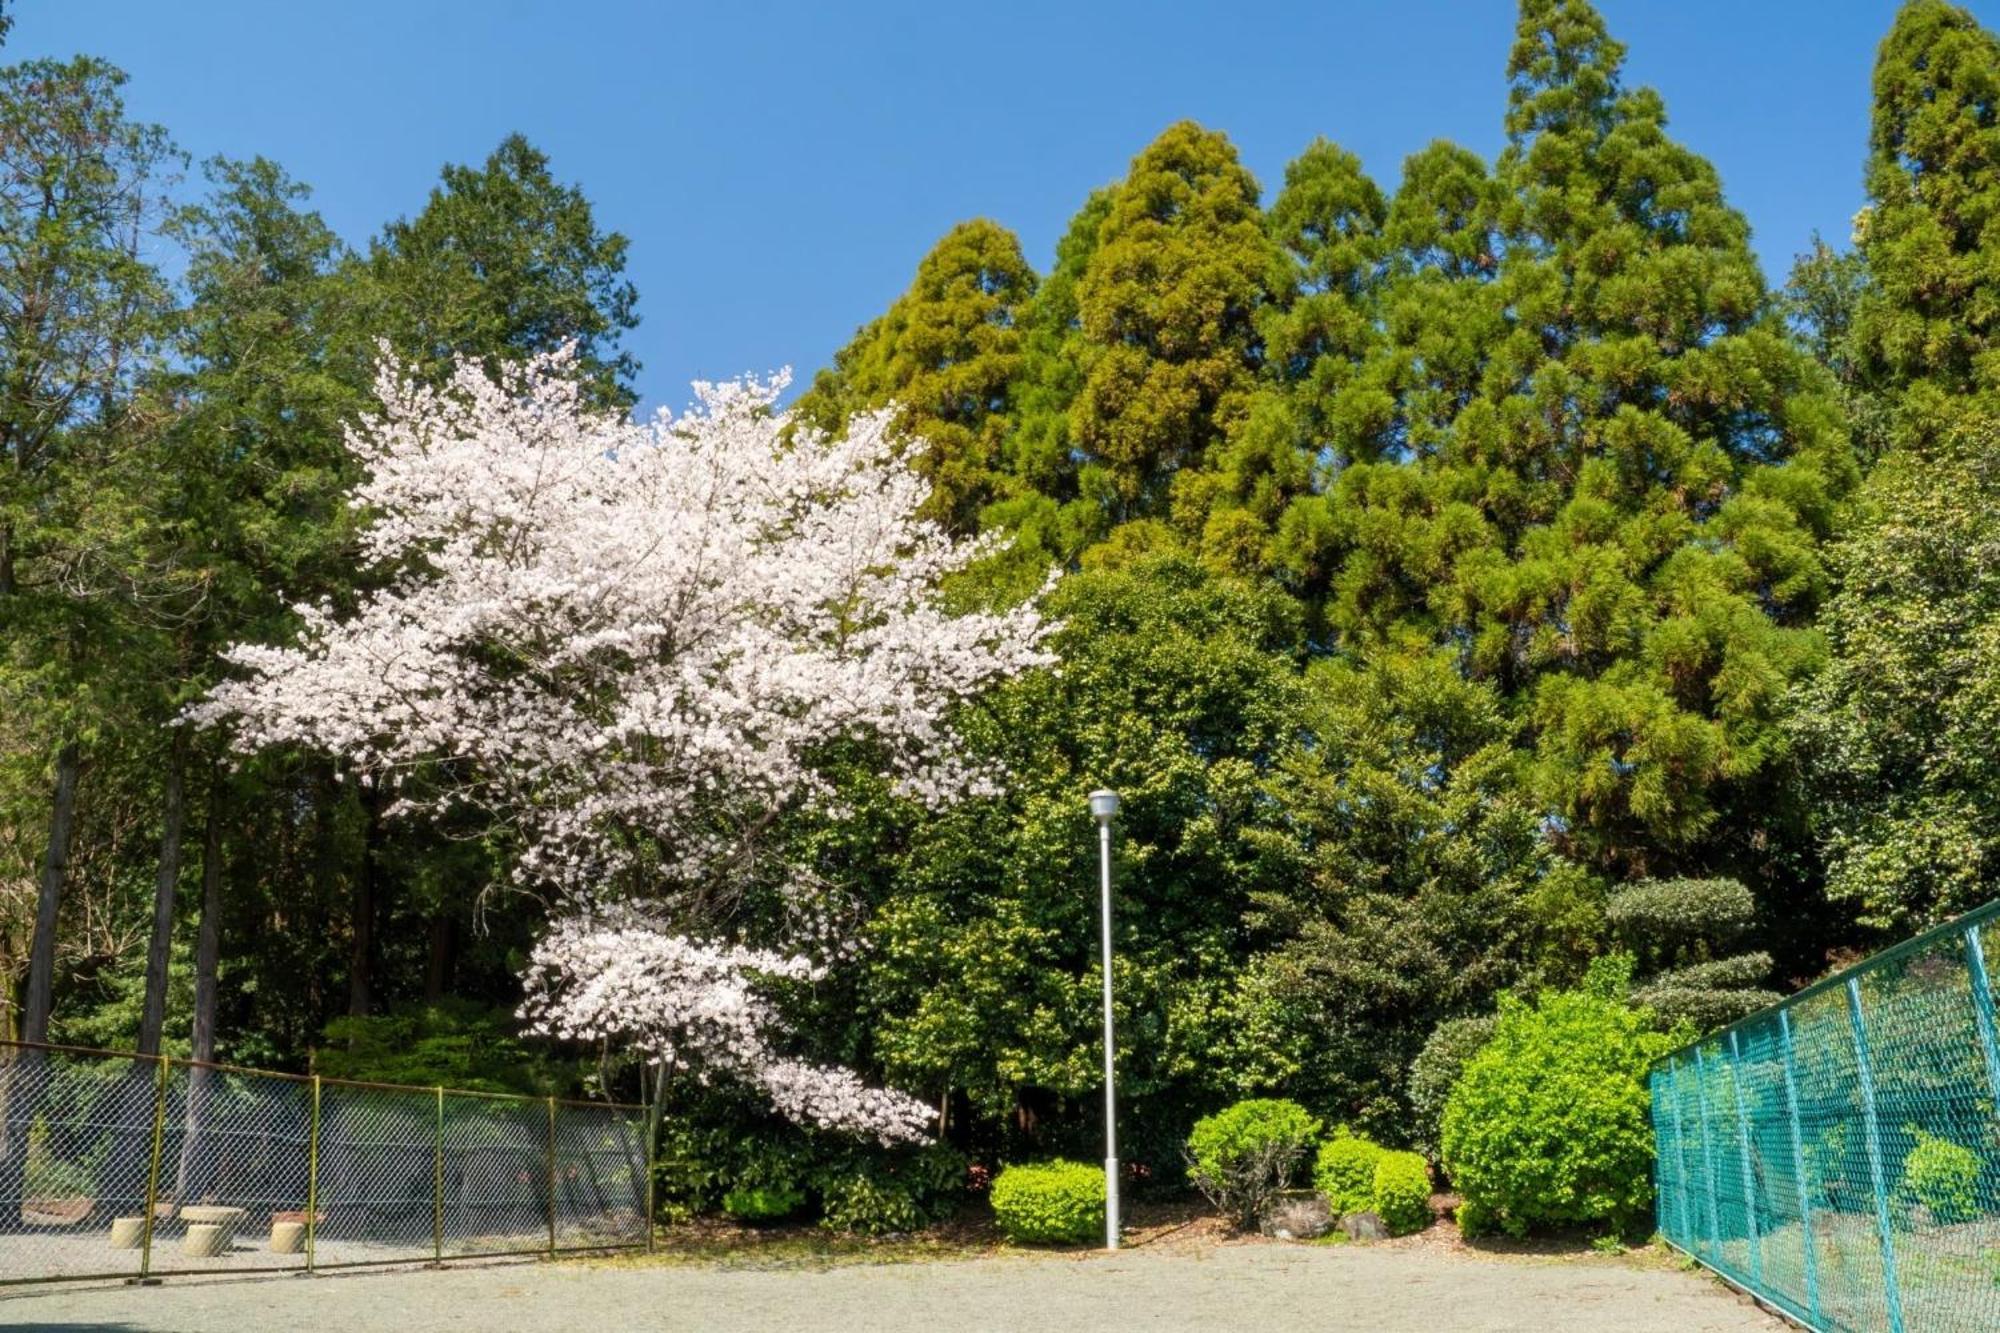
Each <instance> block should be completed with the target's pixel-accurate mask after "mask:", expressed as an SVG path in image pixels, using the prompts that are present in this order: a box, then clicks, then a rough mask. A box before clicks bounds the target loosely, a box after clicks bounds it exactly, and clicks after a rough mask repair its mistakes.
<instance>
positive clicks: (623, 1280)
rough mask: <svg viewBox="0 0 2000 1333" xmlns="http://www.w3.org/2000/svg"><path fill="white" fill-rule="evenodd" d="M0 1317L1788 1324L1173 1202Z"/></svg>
mask: <svg viewBox="0 0 2000 1333" xmlns="http://www.w3.org/2000/svg"><path fill="white" fill-rule="evenodd" d="M0 1326H4V1327H9V1328H34V1329H54V1330H70V1331H72V1333H83V1331H84V1330H92V1331H96V1330H107V1331H108V1330H114V1329H115V1330H130V1329H172V1330H188V1331H190V1333H193V1331H195V1330H208V1329H216V1330H224V1329H226V1330H230V1331H231V1333H240V1330H244V1329H261V1328H285V1327H292V1328H312V1329H314V1330H316V1333H317V1331H324V1333H337V1331H339V1330H349V1329H354V1330H362V1329H388V1328H394V1329H399V1330H409V1331H410V1333H423V1331H426V1330H442V1329H477V1330H481V1331H482V1333H492V1331H494V1330H514V1329H523V1330H534V1329H547V1330H565V1331H568V1330H580V1331H581V1333H612V1331H613V1330H624V1329H653V1330H663V1329H672V1330H680V1329H701V1330H716V1331H717V1333H751V1331H752V1330H755V1333H768V1330H770V1329H771V1328H774V1327H776V1328H799V1329H866V1330H870V1331H871V1333H873V1331H875V1330H880V1331H881V1333H904V1331H905V1330H907V1331H908V1333H916V1330H925V1333H929V1331H930V1330H936V1329H964V1330H1012V1329H1022V1330H1026V1329H1037V1330H1042V1329H1049V1328H1064V1329H1113V1328H1117V1329H1127V1328H1140V1329H1238V1328H1254V1329H1259V1330H1285V1329H1315V1330H1363V1329H1366V1330H1373V1331H1375V1333H1438V1330H1441V1329H1450V1330H1451V1331H1452V1333H1503V1331H1505V1333H1512V1331H1513V1330H1531V1331H1532V1333H1586V1331H1588V1333H1600V1331H1602V1330H1611V1329H1616V1330H1620V1333H1655V1331H1657V1333H1737V1331H1738V1330H1744V1331H1746V1333H1747V1331H1749V1330H1761V1331H1765V1333H1768V1331H1770V1330H1777V1329H1782V1328H1784V1327H1786V1326H1785V1325H1784V1324H1783V1323H1782V1322H1781V1321H1779V1320H1777V1319H1775V1318H1773V1317H1771V1316H1769V1315H1767V1314H1765V1313H1763V1312H1762V1311H1760V1310H1759V1309H1757V1307H1756V1306H1754V1305H1753V1304H1751V1303H1750V1302H1749V1301H1747V1300H1746V1299H1744V1298H1742V1297H1740V1296H1737V1295H1736V1294H1734V1293H1732V1292H1730V1291H1729V1290H1727V1289H1726V1288H1724V1287H1723V1286H1722V1285H1721V1284H1720V1283H1718V1282H1716V1281H1714V1280H1713V1279H1711V1278H1709V1277H1706V1276H1704V1275H1702V1274H1700V1273H1697V1272H1686V1271H1682V1270H1681V1269H1680V1268H1679V1267H1678V1266H1677V1265H1676V1264H1674V1263H1673V1262H1672V1261H1671V1260H1669V1259H1668V1258H1666V1257H1664V1256H1662V1255H1661V1254H1659V1253H1656V1252H1652V1251H1636V1252H1632V1253H1627V1254H1622V1255H1609V1254H1596V1253H1592V1252H1590V1251H1589V1250H1587V1249H1579V1248H1577V1247H1567V1248H1565V1247H1560V1246H1544V1247H1534V1248H1525V1247H1524V1248H1510V1249H1502V1248H1482V1247H1477V1246H1472V1245H1468V1244H1466V1243H1465V1242H1463V1241H1460V1240H1459V1239H1458V1238H1457V1236H1456V1234H1455V1233H1454V1232H1453V1231H1452V1230H1451V1228H1450V1227H1449V1226H1448V1225H1440V1226H1438V1227H1435V1228H1433V1229H1432V1230H1431V1231H1429V1232H1427V1233H1425V1234H1423V1235H1421V1236H1412V1237H1406V1238H1404V1239H1403V1240H1398V1241H1389V1242H1384V1243H1379V1244H1373V1245H1339V1244H1336V1245H1329V1244H1287V1243H1282V1242H1276V1241H1263V1240H1257V1239H1232V1238H1225V1237H1222V1236H1220V1235H1218V1234H1217V1233H1216V1232H1215V1230H1214V1228H1213V1226H1212V1225H1209V1224H1206V1223H1201V1222H1193V1221H1178V1222H1176V1221H1172V1220H1168V1221H1165V1222H1162V1223H1160V1224H1157V1225H1154V1226H1151V1227H1147V1228H1141V1229H1139V1232H1138V1234H1136V1235H1133V1236H1132V1237H1130V1240H1129V1243H1128V1245H1127V1248H1125V1249H1124V1250H1122V1251H1120V1252H1119V1253H1117V1254H1106V1253H1102V1252H1073V1253H1025V1252H1020V1251H1011V1250H1002V1249H997V1248H995V1247H993V1246H991V1245H986V1244H981V1243H976V1242H971V1241H947V1242H946V1243H944V1244H937V1243H935V1242H929V1241H925V1242H912V1243H905V1244H900V1245H897V1244H891V1245H886V1246H869V1245H860V1244H850V1245H839V1244H832V1245H829V1244H814V1243H811V1242H809V1241H804V1240H797V1239H777V1240H764V1241H761V1242H758V1243H750V1244H745V1243H742V1241H741V1239H740V1238H732V1237H720V1236H714V1235H709V1236H702V1235H694V1236H679V1237H674V1238H672V1240H671V1243H670V1244H669V1245H668V1246H667V1248H666V1249H665V1250H664V1251H663V1252H662V1253H661V1254H659V1255H657V1256H652V1257H643V1256H642V1257H634V1258H625V1259H612V1260H602V1261H595V1262H576V1261H571V1262H565V1263H526V1264H519V1263H516V1264H506V1265H500V1264H483V1265H478V1266H468V1267H455V1268H448V1269H445V1270H443V1271H438V1272H426V1271H421V1270H414V1271H413V1270H402V1271H395V1272H383V1271H375V1272H365V1273H347V1274H323V1275H321V1276H318V1277H311V1278H308V1277H302V1276H283V1277H269V1278H258V1279H230V1280H214V1279H197V1278H183V1279H177V1280H173V1281H169V1282H168V1283H166V1284H164V1285H162V1286H158V1287H130V1286H123V1285H94V1286H81V1285H78V1286H67V1287H63V1286H55V1287H41V1288H17V1289H14V1290H12V1291H10V1292H8V1293H6V1294H4V1295H0Z"/></svg>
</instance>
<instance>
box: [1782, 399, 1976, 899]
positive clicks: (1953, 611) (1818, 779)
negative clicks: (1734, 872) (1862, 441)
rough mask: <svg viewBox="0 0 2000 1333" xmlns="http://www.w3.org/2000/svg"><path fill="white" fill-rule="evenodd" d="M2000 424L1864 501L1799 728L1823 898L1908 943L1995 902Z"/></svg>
mask: <svg viewBox="0 0 2000 1333" xmlns="http://www.w3.org/2000/svg"><path fill="white" fill-rule="evenodd" d="M1996 459H2000V425H1996V423H1995V421H1994V419H1993V418H1992V417H1991V416H1989V415H1987V414H1986V413H1984V412H1978V413H1975V414H1973V415H1971V416H1969V417H1968V418H1967V420H1966V421H1965V422H1964V423H1963V424H1962V425H1961V426H1960V427H1959V428H1958V429H1956V430H1954V431H1953V432H1951V433H1950V434H1948V435H1946V436H1945V437H1943V438H1941V439H1939V440H1936V441H1933V442H1930V443H1928V444H1926V445H1925V446H1924V447H1923V448H1921V449H1912V450H1897V451H1895V452H1892V453H1891V454H1889V455H1888V456H1887V457H1886V458H1884V459H1883V460H1882V462H1880V463H1879V464H1877V466H1876V468H1875V470H1874V472H1873V473H1871V474H1870V476H1869V478H1868V481H1867V483H1866V484H1865V486H1864V487H1863V488H1862V492H1861V496H1860V503H1859V505H1858V506H1857V508H1858V510H1859V515H1858V519H1857V522H1856V524H1855V526H1854V529H1853V531H1852V532H1851V533H1850V534H1849V536H1848V537H1847V539H1846V540H1845V541H1843V542H1842V543H1841V544H1840V546H1839V547H1838V548H1836V551H1835V554H1834V566H1835V569H1836V570H1837V571H1838V573H1839V575H1840V580H1841V585H1840V591H1839V593H1838V594H1836V595H1835V597H1834V598H1833V600H1832V601H1831V602H1830V603H1829V604H1828V606H1827V609H1826V613H1825V615H1824V616H1823V617H1822V620H1821V623H1822V625H1823V626H1824V628H1825V631H1826V634H1827V636H1828V638H1829V640H1830V641H1831V644H1832V648H1833V653H1832V660H1831V662H1830V663H1829V664H1828V666H1827V668H1826V670H1825V671H1823V672H1822V673H1820V675H1819V676H1817V677H1816V678H1815V679H1814V680H1812V681H1811V682H1810V683H1809V684H1807V685H1805V686H1803V687H1802V689H1801V694H1800V698H1799V700H1798V705H1797V707H1796V708H1795V709H1794V711H1793V722H1792V727H1793V730H1794V732H1795V734H1797V735H1798V736H1799V737H1800V739H1801V742H1802V744H1803V745H1804V746H1805V748H1806V751H1807V753H1808V755H1809V756H1810V759H1811V763H1812V772H1813V777H1814V783H1815V790H1814V794H1815V797H1816V800H1815V809H1816V811H1817V812H1818V813H1817V819H1818V823H1819V832H1820V835H1821V841H1822V845H1823V847H1824V850H1825V855H1826V858H1827V894H1828V896H1829V897H1830V898H1831V899H1833V900H1834V901H1835V902H1837V903H1841V904H1845V905H1847V906H1848V908H1849V909H1850V910H1852V911H1854V912H1855V914H1856V915H1857V917H1858V919H1859V921H1860V923H1861V924H1862V925H1864V926H1866V927H1869V928H1872V929H1874V930H1877V931H1883V932H1890V933H1893V934H1897V935H1900V934H1903V933H1905V932H1908V931H1911V930H1914V929H1917V928H1919V927H1922V926H1925V925H1929V924H1931V923H1934V922H1936V921H1940V920H1943V919H1944V918H1946V917H1949V916H1951V915H1953V914H1955V913H1958V912H1961V911H1965V910H1967V909H1969V908H1972V907H1975V906H1978V905H1979V904H1981V903H1984V902H1986V901H1988V900H1990V899H1991V898H1993V897H1994V896H1995V894H1996V893H2000V854H1996V850H1995V849H1996V848H2000V760H1996V757H1995V755H1994V747H1993V745H1992V743H1991V741H1992V737H1993V736H1994V734H1995V730H1994V729H1995V727H1996V726H2000V465H1996V461H1995V460H1996Z"/></svg>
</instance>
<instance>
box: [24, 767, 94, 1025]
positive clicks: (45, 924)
mask: <svg viewBox="0 0 2000 1333" xmlns="http://www.w3.org/2000/svg"><path fill="white" fill-rule="evenodd" d="M82 770H83V751H82V750H81V748H80V747H79V746H78V745H77V743H76V742H75V741H71V742H70V743H69V744H67V745H65V746H63V747H62V749H61V750H59V751H58V752H57V753H56V795H55V802H54V806H53V808H52V809H51V810H50V812H49V845H48V851H47V853H46V855H45V856H44V857H43V859H42V884H41V891H40V893H39V895H38V896H37V897H36V899H35V938H34V943H33V945H32V947H31V948H30V949H29V951H28V995H27V1000H26V1003H25V1004H24V1006H23V1012H22V1015H21V1040H23V1041H47V1040H48V1039H49V1011H50V1008H51V1006H52V1005H53V1004H54V998H55V979H56V916H57V913H58V912H59V910H60V909H61V907H62V895H63V885H64V883H65V881H66V880H67V879H68V878H69V850H70V840H71V837H72V835H73V834H74V833H75V831H76V784H77V778H78V776H79V774H80V773H81V772H82Z"/></svg>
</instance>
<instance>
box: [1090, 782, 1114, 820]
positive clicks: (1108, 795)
mask: <svg viewBox="0 0 2000 1333" xmlns="http://www.w3.org/2000/svg"><path fill="white" fill-rule="evenodd" d="M1090 813H1091V815H1092V816H1093V817H1095V818H1096V819H1099V820H1106V819H1110V818H1111V817H1112V816H1113V815H1116V814H1117V813H1118V793H1117V792H1115V791H1106V790H1104V789H1102V788H1100V789H1098V790H1097V791H1094V792H1092V793H1091V794H1090Z"/></svg>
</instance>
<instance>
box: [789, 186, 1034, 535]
mask: <svg viewBox="0 0 2000 1333" xmlns="http://www.w3.org/2000/svg"><path fill="white" fill-rule="evenodd" d="M1034 293H1035V271H1034V269H1033V268H1031V267H1029V265H1028V261H1027V260H1026V259H1024V258H1023V257H1022V255H1021V243H1020V241H1019V240H1018V239H1017V238H1016V237H1015V235H1014V233H1012V232H1011V231H1008V230H1007V229H1006V228H1005V227H1002V226H1000V225H999V224H998V223H995V222H989V221H987V220H986V219H984V218H979V219H976V220H974V221H971V222H962V223H960V224H959V225H958V226H956V227H953V228H952V229H951V230H950V231H949V232H947V233H946V234H945V236H944V239H942V240H940V241H939V242H938V243H937V244H936V245H935V246H933V247H932V249H931V252H930V253H929V254H927V255H925V256H924V258H923V261H922V262H921V263H920V264H918V265H917V276H916V280H915V281H914V282H913V283H911V285H910V289H909V291H907V292H905V293H904V294H903V295H902V296H901V297H900V298H898V299H897V301H896V303H895V304H894V305H892V306H890V307H889V309H888V311H887V312H886V313H884V314H883V315H881V316H880V317H879V318H877V319H875V320H873V321H872V322H870V323H869V324H867V325H866V326H864V327H863V328H862V329H861V330H860V331H859V332H857V333H856V334H855V336H854V338H853V339H852V340H851V341H850V342H849V343H848V344H847V346H845V347H843V348H841V349H840V351H839V352H838V353H837V354H836V355H835V358H834V364H833V368H832V369H830V370H824V371H821V372H820V374H819V375H818V376H817V377H816V378H815V379H814V381H813V387H812V388H811V389H810V390H808V391H807V392H806V393H804V394H802V395H800V397H799V401H798V402H797V403H796V404H794V406H793V411H794V412H795V413H797V414H798V415H799V416H800V417H802V418H804V419H805V420H808V421H812V422H813V423H815V424H816V425H818V426H820V427H821V428H822V429H838V427H839V425H840V423H842V422H843V421H845V420H846V419H847V417H848V416H850V415H851V414H853V413H855V412H858V411H863V410H866V409H870V408H877V407H882V406H885V405H887V404H889V403H891V402H893V403H895V404H897V405H898V406H899V408H900V409H901V410H900V412H899V414H898V416H897V419H896V429H897V431H898V432H899V433H901V434H903V435H905V436H906V437H908V438H911V439H920V440H922V441H923V442H924V450H923V452H922V454H921V455H920V456H919V457H918V458H917V459H916V460H915V464H916V467H917V469H918V471H920V472H921V473H922V474H923V475H924V476H925V477H926V478H927V479H928V480H929V481H930V483H931V485H932V487H933V494H932V497H931V500H930V503H929V504H928V505H927V506H926V511H925V512H926V516H927V517H932V518H936V519H939V520H941V521H943V522H945V523H946V524H947V525H949V526H951V527H952V528H954V529H955V530H957V531H961V532H967V531H971V530H972V529H973V528H974V527H975V526H977V523H978V518H979V513H980V511H981V510H982V509H983V508H984V507H985V506H986V505H988V504H990V503H991V502H992V501H994V500H996V499H999V498H1001V497H1002V496H1003V495H1005V494H1006V493H1007V490H1008V485H1007V482H1006V479H1005V477H1004V476H1003V475H1002V473H1001V471H1000V462H1001V460H1000V453H1001V443H1002V441H1003V440H1004V439H1005V438H1006V436H1007V434H1008V431H1009V430H1010V428H1011V426H1012V423H1013V411H1012V403H1011V401H1010V399H1011V396H1012V393H1013V391H1014V386H1015V384H1016V382H1017V381H1018V379H1019V377H1020V371H1021V339H1022V328H1021V324H1022V316H1023V315H1024V313H1025V311H1026V309H1027V306H1028V303H1029V302H1030V301H1031V300H1032V299H1033V297H1034Z"/></svg>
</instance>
